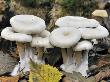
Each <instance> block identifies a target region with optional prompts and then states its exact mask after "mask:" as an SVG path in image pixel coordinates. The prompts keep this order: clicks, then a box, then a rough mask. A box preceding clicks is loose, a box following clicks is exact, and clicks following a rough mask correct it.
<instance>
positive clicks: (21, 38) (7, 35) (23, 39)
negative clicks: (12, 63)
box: [1, 27, 32, 75]
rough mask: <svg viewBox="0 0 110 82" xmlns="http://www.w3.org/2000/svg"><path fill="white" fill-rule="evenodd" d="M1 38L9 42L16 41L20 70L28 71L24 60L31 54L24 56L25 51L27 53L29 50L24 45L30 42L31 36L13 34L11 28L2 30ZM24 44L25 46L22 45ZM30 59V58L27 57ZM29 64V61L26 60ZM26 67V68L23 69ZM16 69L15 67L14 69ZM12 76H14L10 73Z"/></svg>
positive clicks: (26, 45)
mask: <svg viewBox="0 0 110 82" xmlns="http://www.w3.org/2000/svg"><path fill="white" fill-rule="evenodd" d="M1 37H2V38H4V39H7V40H10V41H16V44H17V49H18V52H19V56H20V70H22V69H24V71H29V67H27V66H29V64H27V62H25V60H26V58H27V57H28V56H30V55H31V54H30V53H29V54H25V50H26V49H27V51H29V50H30V49H31V48H29V45H28V44H26V43H27V42H31V41H32V36H30V35H26V34H22V33H15V32H14V31H13V30H12V28H11V27H7V28H5V29H3V30H2V32H1ZM24 43H25V45H24ZM27 47H28V48H27ZM29 58H30V57H29ZM27 61H28V62H29V59H28V60H27ZM25 67H27V68H25ZM15 68H16V67H15ZM12 75H14V74H13V73H12Z"/></svg>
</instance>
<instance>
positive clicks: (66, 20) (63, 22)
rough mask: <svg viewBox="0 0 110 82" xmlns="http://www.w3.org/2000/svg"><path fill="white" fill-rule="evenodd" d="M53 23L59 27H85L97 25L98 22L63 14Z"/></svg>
mask: <svg viewBox="0 0 110 82" xmlns="http://www.w3.org/2000/svg"><path fill="white" fill-rule="evenodd" d="M55 25H56V26H59V27H73V28H82V27H84V28H85V27H97V26H98V25H99V22H98V21H96V20H94V19H87V18H84V17H79V16H65V17H61V18H59V19H58V20H57V21H56V23H55Z"/></svg>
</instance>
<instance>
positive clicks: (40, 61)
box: [36, 47, 45, 64]
mask: <svg viewBox="0 0 110 82" xmlns="http://www.w3.org/2000/svg"><path fill="white" fill-rule="evenodd" d="M43 52H44V48H43V47H39V48H37V59H36V62H37V63H38V64H45V61H44V60H43Z"/></svg>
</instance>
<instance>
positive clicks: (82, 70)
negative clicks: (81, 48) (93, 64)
mask: <svg viewBox="0 0 110 82" xmlns="http://www.w3.org/2000/svg"><path fill="white" fill-rule="evenodd" d="M88 52H89V51H85V52H84V53H83V55H84V57H83V59H82V61H81V64H80V65H79V66H78V68H77V69H76V71H77V72H80V73H81V74H82V76H87V71H88V70H89V68H88Z"/></svg>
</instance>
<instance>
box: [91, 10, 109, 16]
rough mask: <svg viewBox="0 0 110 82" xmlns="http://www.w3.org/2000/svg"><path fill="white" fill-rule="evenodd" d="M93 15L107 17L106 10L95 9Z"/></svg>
mask: <svg viewBox="0 0 110 82" xmlns="http://www.w3.org/2000/svg"><path fill="white" fill-rule="evenodd" d="M92 15H93V16H98V17H108V14H107V11H106V10H95V11H94V12H93V13H92Z"/></svg>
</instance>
